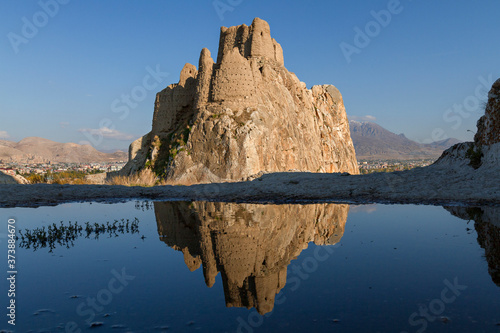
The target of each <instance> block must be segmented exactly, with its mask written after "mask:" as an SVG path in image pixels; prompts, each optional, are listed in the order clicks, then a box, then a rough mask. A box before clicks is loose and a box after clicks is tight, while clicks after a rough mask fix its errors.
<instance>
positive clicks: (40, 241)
mask: <svg viewBox="0 0 500 333" xmlns="http://www.w3.org/2000/svg"><path fill="white" fill-rule="evenodd" d="M126 233H127V234H128V233H130V234H136V233H139V220H138V219H137V218H135V219H134V220H133V221H130V220H129V219H126V220H125V219H121V220H120V221H118V220H114V221H113V223H110V222H106V224H104V223H101V224H99V223H90V222H85V225H81V224H78V222H75V223H74V224H73V223H71V221H70V222H69V223H68V225H65V224H63V222H62V221H61V224H59V225H57V224H55V223H53V224H51V225H49V226H48V227H47V228H45V227H41V228H35V229H32V230H29V229H26V230H24V232H23V231H22V230H19V237H18V238H20V239H21V242H20V243H19V246H20V247H21V248H25V249H29V248H32V249H33V251H36V250H37V249H39V248H44V247H48V248H49V252H52V250H54V249H55V248H56V246H65V247H66V248H68V249H69V248H70V247H71V246H74V241H75V240H76V239H77V238H78V237H80V236H85V238H93V239H99V236H100V235H107V236H108V238H111V237H118V235H119V234H126Z"/></svg>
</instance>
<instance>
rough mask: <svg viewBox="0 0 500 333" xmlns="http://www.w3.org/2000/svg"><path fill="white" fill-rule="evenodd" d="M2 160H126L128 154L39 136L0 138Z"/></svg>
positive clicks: (81, 161)
mask: <svg viewBox="0 0 500 333" xmlns="http://www.w3.org/2000/svg"><path fill="white" fill-rule="evenodd" d="M0 160H1V161H2V162H18V163H46V162H54V163H55V162H63V163H92V162H118V161H126V160H127V154H126V153H124V152H116V153H112V154H106V153H103V152H100V151H98V150H96V149H95V148H93V147H92V146H90V145H78V144H76V143H59V142H55V141H51V140H47V139H43V138H38V137H28V138H24V139H22V140H21V141H19V142H13V141H7V140H0Z"/></svg>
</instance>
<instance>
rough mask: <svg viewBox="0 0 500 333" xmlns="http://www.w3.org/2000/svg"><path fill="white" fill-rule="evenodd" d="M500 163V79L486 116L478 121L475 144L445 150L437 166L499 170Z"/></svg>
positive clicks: (489, 94) (495, 85) (493, 89)
mask: <svg viewBox="0 0 500 333" xmlns="http://www.w3.org/2000/svg"><path fill="white" fill-rule="evenodd" d="M499 163H500V79H498V80H496V81H495V83H493V85H492V87H491V90H490V91H489V93H488V103H487V104H486V108H485V114H484V116H482V117H481V118H479V120H478V121H477V132H476V134H475V135H474V142H463V143H459V144H456V145H454V146H453V147H451V148H449V149H447V150H445V151H444V152H443V154H442V155H441V157H440V158H439V159H438V160H437V161H436V163H435V164H434V165H435V166H444V167H458V168H462V169H464V168H465V166H469V167H472V168H473V169H481V170H490V171H491V170H493V171H496V170H498V169H499V165H500V164H499Z"/></svg>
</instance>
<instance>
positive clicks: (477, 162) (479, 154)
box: [465, 145, 484, 169]
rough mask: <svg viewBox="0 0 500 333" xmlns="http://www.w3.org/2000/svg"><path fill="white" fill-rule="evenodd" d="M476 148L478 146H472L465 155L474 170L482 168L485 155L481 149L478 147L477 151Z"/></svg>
mask: <svg viewBox="0 0 500 333" xmlns="http://www.w3.org/2000/svg"><path fill="white" fill-rule="evenodd" d="M475 147H476V146H474V145H472V146H470V148H469V149H468V150H467V152H466V153H465V157H467V158H468V159H469V160H470V163H469V165H470V166H471V167H473V168H474V169H477V168H479V167H480V166H481V164H482V161H481V159H482V158H483V156H484V155H483V150H482V149H481V147H477V150H476V149H475Z"/></svg>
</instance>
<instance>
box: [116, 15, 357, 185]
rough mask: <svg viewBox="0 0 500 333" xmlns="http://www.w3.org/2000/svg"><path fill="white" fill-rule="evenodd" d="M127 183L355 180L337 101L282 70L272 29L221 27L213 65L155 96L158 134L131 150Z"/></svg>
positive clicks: (185, 74)
mask: <svg viewBox="0 0 500 333" xmlns="http://www.w3.org/2000/svg"><path fill="white" fill-rule="evenodd" d="M129 157H130V161H129V163H128V164H127V165H126V166H125V167H124V169H123V170H122V171H121V172H120V175H130V174H133V173H135V172H137V171H139V170H141V169H143V168H145V167H149V168H152V169H153V170H154V171H155V172H156V173H157V174H158V175H159V176H160V177H162V178H164V179H167V181H168V182H171V183H178V184H192V183H200V182H214V181H231V180H241V179H245V178H247V177H249V176H251V175H254V174H257V173H259V172H262V171H264V172H279V171H287V170H298V171H312V172H349V173H351V174H356V173H358V167H357V162H356V157H355V152H354V147H353V145H352V141H351V138H350V131H349V125H348V120H347V116H346V112H345V108H344V104H343V101H342V95H341V94H340V92H339V91H338V90H337V88H335V87H334V86H331V85H323V86H314V87H312V88H311V89H307V88H306V85H305V83H303V82H301V81H300V80H299V79H298V78H297V76H296V75H295V74H293V73H291V72H289V71H288V70H287V69H286V68H285V66H284V57H283V50H282V48H281V46H280V44H278V42H277V41H276V40H274V39H273V38H271V33H270V28H269V25H268V24H267V22H265V21H263V20H261V19H259V18H256V19H255V20H254V21H253V23H252V25H251V26H246V25H244V24H243V25H240V26H235V27H230V28H226V27H222V28H221V32H220V42H219V52H218V55H217V61H216V62H215V61H214V60H213V59H212V57H211V54H210V51H208V49H203V50H202V51H201V55H200V60H199V66H198V68H196V67H195V66H193V65H191V64H186V65H185V66H184V68H183V69H182V71H181V74H180V80H179V83H177V84H172V85H170V86H168V87H167V88H166V89H164V90H162V91H161V92H159V93H158V94H157V96H156V103H155V110H154V116H153V126H152V131H151V132H150V133H148V134H146V135H145V136H144V137H142V138H141V139H139V140H137V141H136V142H134V143H132V145H131V146H130V150H129Z"/></svg>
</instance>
